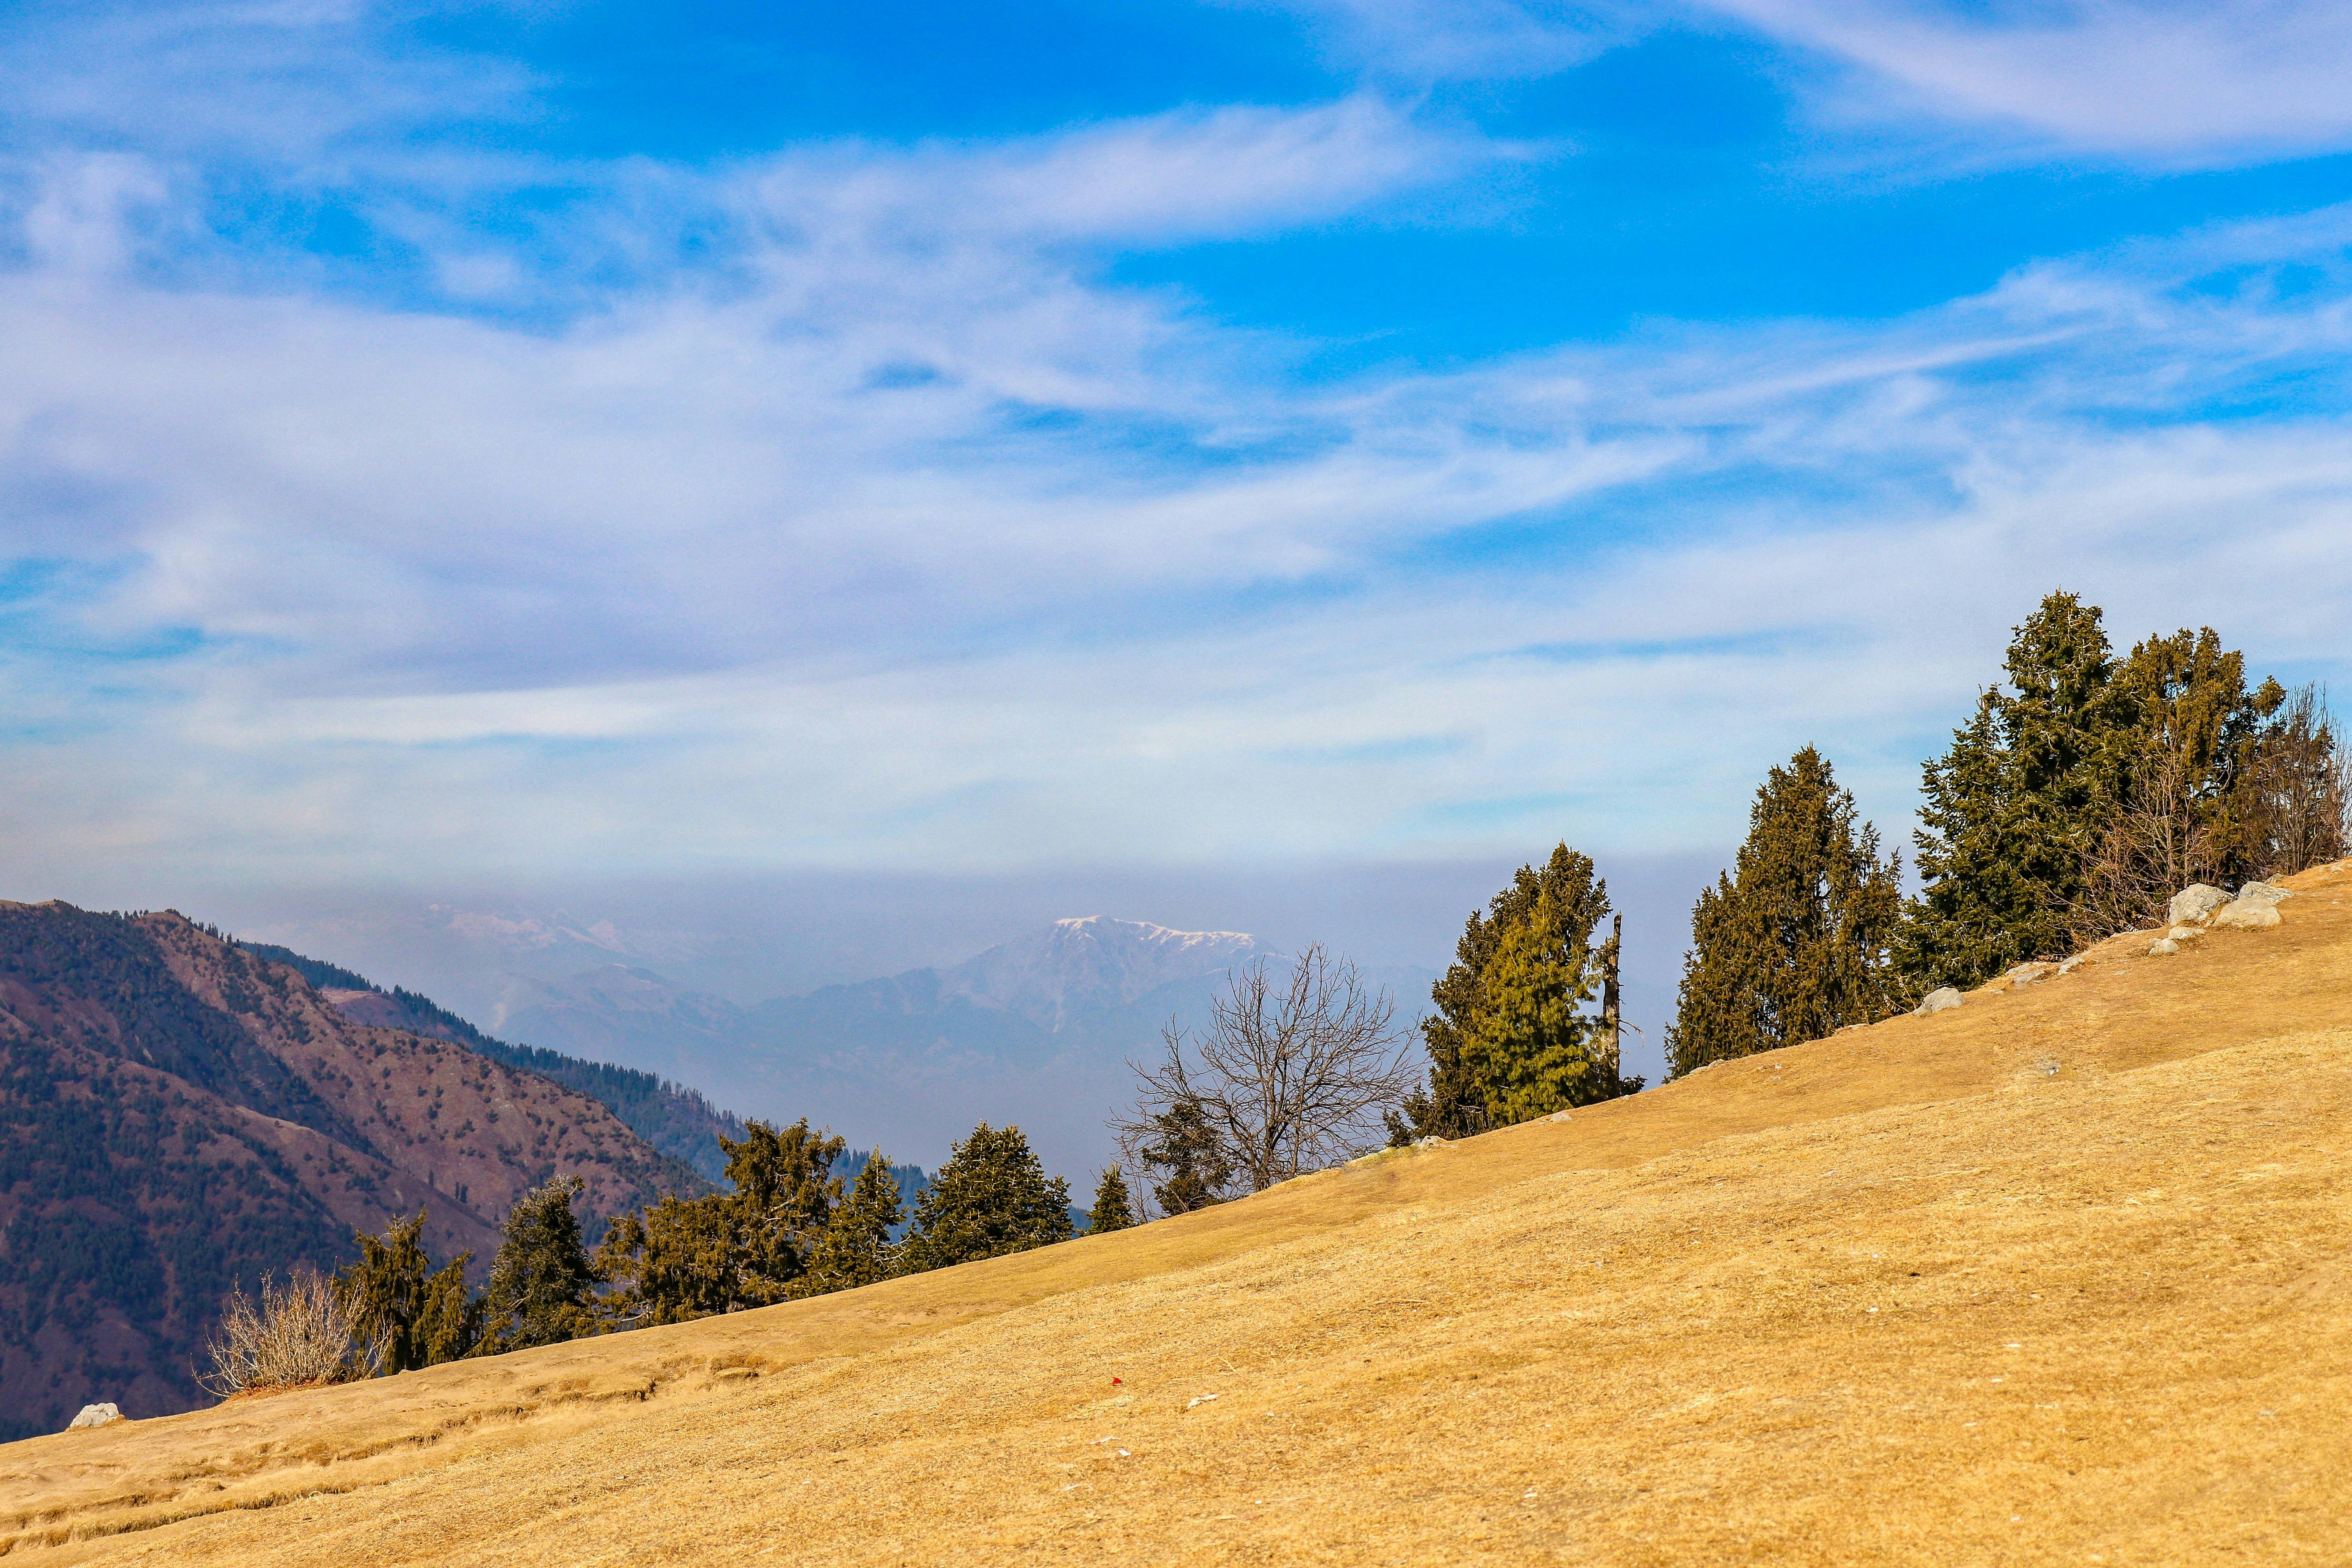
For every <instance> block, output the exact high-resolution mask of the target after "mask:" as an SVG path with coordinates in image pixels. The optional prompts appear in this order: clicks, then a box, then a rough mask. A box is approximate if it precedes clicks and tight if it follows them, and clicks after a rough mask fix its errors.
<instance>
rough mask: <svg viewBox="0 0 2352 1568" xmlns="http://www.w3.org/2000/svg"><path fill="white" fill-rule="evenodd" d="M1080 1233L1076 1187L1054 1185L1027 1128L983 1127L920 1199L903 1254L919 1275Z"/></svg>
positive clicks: (909, 1267)
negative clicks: (1073, 1204)
mask: <svg viewBox="0 0 2352 1568" xmlns="http://www.w3.org/2000/svg"><path fill="white" fill-rule="evenodd" d="M1073 1228H1074V1227H1073V1226H1071V1224H1070V1184H1068V1183H1067V1182H1066V1181H1064V1180H1063V1179H1062V1178H1061V1177H1059V1176H1055V1178H1053V1179H1052V1180H1051V1181H1048V1180H1047V1179H1046V1177H1045V1167H1044V1166H1043V1165H1041V1164H1039V1163H1038V1162H1037V1156H1036V1155H1035V1154H1034V1153H1032V1152H1030V1148H1029V1140H1028V1139H1026V1138H1025V1137H1024V1136H1022V1133H1021V1129H1019V1128H1018V1127H1004V1128H994V1127H991V1126H989V1124H988V1123H987V1122H985V1121H983V1122H982V1123H981V1124H980V1125H979V1126H978V1127H975V1128H973V1129H972V1132H971V1137H969V1138H966V1139H965V1140H964V1141H963V1142H961V1143H958V1144H955V1145H954V1146H953V1148H952V1150H951V1152H950V1155H949V1158H948V1163H946V1164H944V1165H942V1166H940V1172H939V1174H938V1175H937V1176H936V1177H934V1178H933V1179H932V1182H931V1184H930V1185H929V1187H927V1188H925V1189H924V1191H923V1193H922V1194H921V1195H920V1196H919V1197H918V1198H916V1200H915V1219H914V1223H913V1225H912V1226H909V1227H908V1232H907V1239H906V1241H905V1243H904V1244H903V1247H901V1256H902V1257H903V1258H904V1259H905V1263H906V1268H907V1271H908V1273H910V1274H912V1273H919V1272H921V1271H923V1270H925V1269H930V1268H948V1267H949V1266H950V1265H952V1264H957V1263H969V1262H971V1261H973V1260H975V1259H977V1258H1002V1257H1003V1256H1005V1255H1006V1254H1007V1253H1013V1252H1025V1251H1027V1250H1028V1249H1029V1248H1031V1247H1044V1246H1046V1245H1048V1244H1049V1243H1052V1242H1056V1241H1067V1240H1069V1239H1070V1236H1071V1233H1072V1230H1073Z"/></svg>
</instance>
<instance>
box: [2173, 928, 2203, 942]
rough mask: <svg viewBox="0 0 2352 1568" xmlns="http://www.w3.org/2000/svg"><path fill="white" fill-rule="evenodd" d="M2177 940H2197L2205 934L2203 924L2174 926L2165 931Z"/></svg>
mask: <svg viewBox="0 0 2352 1568" xmlns="http://www.w3.org/2000/svg"><path fill="white" fill-rule="evenodd" d="M2164 934H2165V935H2166V936H2168V937H2170V938H2171V939H2172V940H2173V941H2175V942H2195V941H2196V940H2197V939H2198V938H2199V937H2200V936H2203V935H2204V934H2205V928H2204V927H2203V926H2174V927H2173V928H2172V929H2171V930H2170V931H2166V932H2165V933H2164Z"/></svg>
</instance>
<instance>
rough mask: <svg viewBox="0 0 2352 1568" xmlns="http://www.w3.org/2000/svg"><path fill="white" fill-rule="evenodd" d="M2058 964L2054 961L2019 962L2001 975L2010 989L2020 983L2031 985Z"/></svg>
mask: <svg viewBox="0 0 2352 1568" xmlns="http://www.w3.org/2000/svg"><path fill="white" fill-rule="evenodd" d="M2057 967H2058V966H2057V965H2056V964H2054V963H2021V964H2019V965H2018V966H2017V967H2016V968H2014V969H2011V971H2010V972H2009V973H2006V974H2004V975H2002V976H2001V978H2002V979H2003V980H2006V981H2008V982H2009V988H2010V989H2011V990H2012V991H2014V990H2016V989H2017V988H2018V987H2019V986H2021V985H2031V984H2033V983H2034V982H2035V981H2037V980H2039V979H2041V978H2042V976H2043V975H2045V974H2047V973H2050V972H2051V971H2052V970H2053V969H2056V968H2057Z"/></svg>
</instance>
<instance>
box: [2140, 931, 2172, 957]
mask: <svg viewBox="0 0 2352 1568" xmlns="http://www.w3.org/2000/svg"><path fill="white" fill-rule="evenodd" d="M2179 951H2180V944H2179V942H2175V941H2173V940H2172V939H2171V938H2170V937H2168V936H2160V937H2158V938H2157V939H2156V940H2155V941H2154V942H2149V943H2148V944H2147V955H2148V956H2149V957H2150V958H2162V957H2163V956H2165V955H2166V954H2167V953H2172V952H2179Z"/></svg>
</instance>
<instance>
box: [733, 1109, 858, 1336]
mask: <svg viewBox="0 0 2352 1568" xmlns="http://www.w3.org/2000/svg"><path fill="white" fill-rule="evenodd" d="M847 1147H848V1144H847V1143H846V1142H844V1141H843V1140H841V1139H839V1138H832V1137H827V1136H826V1135H825V1134H824V1133H821V1132H813V1131H810V1130H809V1124H808V1118H807V1117H805V1116H803V1117H802V1118H801V1119H800V1120H799V1121H796V1122H794V1123H793V1125H792V1126H790V1127H785V1128H777V1127H775V1126H772V1125H771V1124H770V1123H768V1122H765V1121H754V1122H751V1123H750V1124H748V1125H747V1126H746V1127H745V1128H744V1129H743V1136H742V1138H741V1140H740V1142H739V1141H737V1140H735V1139H730V1138H726V1137H721V1138H720V1139H719V1148H720V1149H722V1150H723V1151H725V1152H726V1155H727V1179H728V1180H729V1181H730V1182H732V1183H734V1184H735V1190H734V1191H733V1192H732V1193H730V1194H727V1197H726V1200H725V1202H726V1204H727V1206H728V1208H729V1211H730V1218H731V1219H732V1221H733V1223H734V1226H735V1229H736V1237H737V1243H736V1244H737V1246H738V1247H740V1249H741V1252H742V1255H743V1258H742V1266H741V1267H742V1272H743V1276H744V1279H745V1295H746V1297H747V1299H753V1298H762V1299H764V1300H772V1301H780V1300H783V1299H784V1296H785V1294H786V1293H787V1291H788V1289H790V1287H791V1285H792V1282H793V1280H794V1279H797V1278H799V1276H800V1274H801V1272H802V1270H803V1269H804V1268H806V1267H807V1266H808V1256H809V1253H810V1252H811V1251H812V1250H814V1247H815V1246H816V1242H817V1238H818V1237H820V1236H822V1235H823V1234H824V1228H825V1226H827V1225H828V1224H829V1223H830V1222H831V1220H832V1218H833V1207H834V1205H835V1204H837V1203H839V1202H840V1201H841V1178H840V1177H838V1176H836V1175H835V1174H833V1163H834V1162H835V1160H838V1159H839V1158H841V1153H842V1151H843V1150H844V1149H846V1148H847ZM752 1304H754V1305H756V1304H758V1301H757V1300H752Z"/></svg>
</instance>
